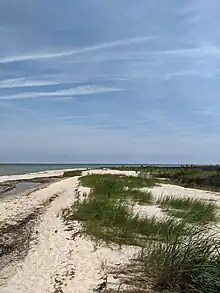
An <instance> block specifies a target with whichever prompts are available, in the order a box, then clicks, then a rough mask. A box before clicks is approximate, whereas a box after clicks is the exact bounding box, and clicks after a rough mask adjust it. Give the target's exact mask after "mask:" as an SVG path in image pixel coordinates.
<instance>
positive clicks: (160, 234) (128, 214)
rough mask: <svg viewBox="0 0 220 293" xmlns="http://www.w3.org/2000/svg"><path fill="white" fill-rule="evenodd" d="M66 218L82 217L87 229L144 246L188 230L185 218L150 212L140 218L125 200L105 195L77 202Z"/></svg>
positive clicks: (111, 240)
mask: <svg viewBox="0 0 220 293" xmlns="http://www.w3.org/2000/svg"><path fill="white" fill-rule="evenodd" d="M64 219H65V221H66V222H71V221H80V222H82V225H83V231H84V232H85V233H87V234H89V235H91V236H93V237H96V238H97V237H98V238H100V240H101V239H102V240H104V241H107V242H115V243H118V244H120V245H122V244H132V245H140V246H143V245H146V243H145V241H147V240H149V239H156V240H163V239H166V238H167V237H168V235H170V236H169V237H171V235H173V236H174V235H175V234H176V233H179V232H180V231H181V232H182V234H183V235H184V233H185V223H183V222H178V221H176V220H175V219H165V220H158V219H157V218H156V217H150V216H146V217H144V218H140V217H139V216H138V215H135V214H134V213H133V211H132V208H131V207H129V206H128V205H126V204H125V202H123V201H113V200H108V199H107V198H106V197H102V198H101V197H94V196H89V197H88V198H87V199H84V200H83V201H82V202H77V203H75V204H74V205H73V206H72V207H71V209H69V210H68V211H67V212H65V213H64Z"/></svg>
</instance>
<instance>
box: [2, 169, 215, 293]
mask: <svg viewBox="0 0 220 293" xmlns="http://www.w3.org/2000/svg"><path fill="white" fill-rule="evenodd" d="M62 173H63V171H62ZM62 173H61V171H59V170H58V171H48V172H43V173H33V174H26V175H13V176H4V177H0V182H5V181H7V182H8V181H13V180H20V179H22V180H25V179H33V178H41V177H56V176H61V175H62ZM87 174H115V175H120V174H122V175H129V176H137V173H136V172H134V171H118V170H110V169H105V170H103V169H95V170H88V171H83V175H87ZM151 191H152V193H153V195H154V196H155V197H160V196H162V195H167V194H168V195H175V196H185V195H188V196H190V197H195V198H203V199H206V200H213V201H215V202H216V203H217V205H220V197H219V195H218V194H217V193H213V192H206V191H201V190H196V189H187V188H183V187H179V186H174V185H169V184H161V185H160V186H156V187H152V188H151ZM89 192H90V188H89V187H82V186H81V185H80V181H79V177H72V178H65V179H63V178H59V180H57V181H56V182H52V183H50V184H48V185H47V186H44V187H41V188H40V189H37V190H35V191H32V192H29V193H26V194H25V195H21V194H18V195H17V196H14V197H12V198H6V199H3V200H0V232H1V236H0V249H1V250H0V260H1V264H0V292H1V293H38V292H39V293H40V292H41V293H58V292H62V293H70V292H71V293H87V292H94V290H96V289H97V288H98V287H99V286H100V284H102V282H104V280H105V278H106V275H107V274H108V272H109V270H110V269H112V268H116V267H120V266H122V265H126V264H127V263H128V262H129V261H130V260H131V259H132V258H133V257H134V256H135V255H136V254H137V253H138V252H140V248H138V247H136V246H132V245H122V247H120V249H119V247H118V246H117V245H113V244H112V245H111V246H107V245H104V244H103V245H102V244H98V245H97V247H95V246H94V243H93V242H92V241H91V239H89V238H88V237H85V236H84V235H81V234H80V223H79V222H77V221H75V222H74V226H73V227H72V229H71V230H69V229H67V226H66V225H65V223H64V222H63V219H62V216H61V212H62V210H63V209H66V208H68V207H70V206H71V205H72V204H73V203H74V202H75V201H76V200H78V199H79V198H83V197H85V196H86V195H88V194H89ZM136 212H137V213H139V214H140V215H141V214H146V213H149V214H156V215H157V216H158V217H162V216H163V213H162V211H161V210H160V208H158V207H157V206H155V205H152V206H147V207H145V206H138V205H137V206H136ZM108 278H109V279H108V283H109V284H110V286H111V288H114V289H115V290H117V288H118V286H119V285H120V280H119V279H117V278H113V277H112V278H111V276H110V277H108ZM95 292H101V291H95Z"/></svg>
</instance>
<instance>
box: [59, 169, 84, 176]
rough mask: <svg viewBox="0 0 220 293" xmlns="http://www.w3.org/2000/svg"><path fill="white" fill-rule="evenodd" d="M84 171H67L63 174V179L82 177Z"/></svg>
mask: <svg viewBox="0 0 220 293" xmlns="http://www.w3.org/2000/svg"><path fill="white" fill-rule="evenodd" d="M81 175H82V171H80V170H73V171H65V172H64V173H63V177H74V176H81Z"/></svg>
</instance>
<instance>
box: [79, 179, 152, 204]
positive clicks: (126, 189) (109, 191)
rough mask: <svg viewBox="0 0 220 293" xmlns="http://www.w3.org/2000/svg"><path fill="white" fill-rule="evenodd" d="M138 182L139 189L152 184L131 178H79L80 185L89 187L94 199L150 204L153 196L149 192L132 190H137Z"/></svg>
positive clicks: (149, 180) (148, 181) (145, 180)
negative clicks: (125, 200) (123, 200)
mask: <svg viewBox="0 0 220 293" xmlns="http://www.w3.org/2000/svg"><path fill="white" fill-rule="evenodd" d="M138 182H142V183H141V187H143V186H145V187H146V186H151V185H152V184H153V183H152V180H151V179H141V178H138V177H133V176H117V175H87V176H84V177H82V178H81V183H82V185H83V186H88V187H91V188H92V193H93V196H95V197H97V196H99V197H107V198H108V199H110V198H111V199H112V200H113V199H115V200H118V199H128V200H129V199H130V200H133V201H134V202H138V203H139V204H151V203H152V202H153V196H152V194H151V192H150V191H141V190H138V189H134V188H137V186H138ZM154 183H155V182H154Z"/></svg>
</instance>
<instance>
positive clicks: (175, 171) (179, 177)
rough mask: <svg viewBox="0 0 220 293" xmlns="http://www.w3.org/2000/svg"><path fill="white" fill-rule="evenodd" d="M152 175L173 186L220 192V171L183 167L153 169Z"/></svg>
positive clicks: (217, 168) (217, 169) (216, 169)
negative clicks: (167, 181)
mask: <svg viewBox="0 0 220 293" xmlns="http://www.w3.org/2000/svg"><path fill="white" fill-rule="evenodd" d="M150 173H151V174H152V175H154V176H156V177H157V178H165V179H167V180H169V181H170V182H171V183H173V184H178V185H182V186H184V187H191V188H199V189H207V190H213V191H219V190H220V169H219V167H216V168H214V167H213V168H211V167H210V168H208V167H207V168H202V167H201V168H199V167H197V168H196V167H182V168H152V169H151V170H150Z"/></svg>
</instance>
